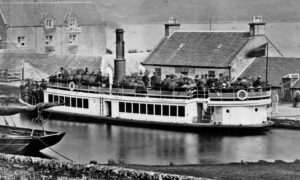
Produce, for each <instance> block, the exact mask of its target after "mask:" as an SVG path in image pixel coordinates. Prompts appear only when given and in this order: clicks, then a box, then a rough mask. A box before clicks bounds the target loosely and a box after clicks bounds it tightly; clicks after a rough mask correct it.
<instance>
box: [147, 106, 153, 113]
mask: <svg viewBox="0 0 300 180" xmlns="http://www.w3.org/2000/svg"><path fill="white" fill-rule="evenodd" d="M147 110H148V114H154V112H153V104H148V105H147Z"/></svg>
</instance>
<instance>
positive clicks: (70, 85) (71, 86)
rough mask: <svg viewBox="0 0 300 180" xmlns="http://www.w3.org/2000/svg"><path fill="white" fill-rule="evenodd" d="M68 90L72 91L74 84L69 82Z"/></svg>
mask: <svg viewBox="0 0 300 180" xmlns="http://www.w3.org/2000/svg"><path fill="white" fill-rule="evenodd" d="M69 89H70V90H71V91H74V89H75V83H74V82H70V84H69Z"/></svg>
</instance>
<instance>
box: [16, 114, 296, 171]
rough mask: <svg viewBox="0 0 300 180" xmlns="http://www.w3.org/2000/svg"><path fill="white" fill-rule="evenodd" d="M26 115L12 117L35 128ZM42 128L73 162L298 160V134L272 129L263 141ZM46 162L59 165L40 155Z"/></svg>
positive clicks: (85, 126)
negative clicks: (55, 136)
mask: <svg viewBox="0 0 300 180" xmlns="http://www.w3.org/2000/svg"><path fill="white" fill-rule="evenodd" d="M31 118H32V117H30V116H28V115H24V114H23V115H16V116H13V119H14V121H15V123H16V124H17V125H18V126H23V127H31V128H32V127H38V125H35V124H33V123H32V122H31ZM45 128H46V129H49V130H53V131H66V132H67V134H66V136H65V137H64V138H63V140H62V141H61V142H60V143H58V144H57V145H55V146H53V149H54V150H56V151H58V152H59V153H62V154H64V155H65V156H67V157H68V158H70V159H72V160H74V161H78V162H84V163H85V162H89V161H90V160H97V161H98V162H100V163H106V162H107V160H108V159H115V160H124V161H125V162H127V163H139V164H162V165H163V164H169V163H170V162H173V163H175V164H195V163H226V162H236V161H240V160H250V161H254V160H260V159H266V160H274V159H282V160H289V161H291V160H294V159H296V158H300V154H298V152H299V151H300V146H299V145H298V144H299V143H298V141H299V138H298V137H300V136H299V135H300V131H295V130H281V129H273V130H271V131H270V132H269V133H267V134H265V135H257V136H243V137H239V136H221V135H209V134H197V133H188V132H176V131H167V130H157V129H147V128H136V127H125V126H116V125H110V124H105V123H102V124H101V123H98V124H93V123H79V122H69V121H68V122H67V121H61V120H48V122H47V123H46V124H45ZM42 153H43V154H44V155H46V156H48V157H50V158H51V157H54V158H57V159H61V160H64V159H63V158H62V157H60V156H59V155H57V154H56V153H54V152H53V151H51V150H50V149H45V150H43V151H42Z"/></svg>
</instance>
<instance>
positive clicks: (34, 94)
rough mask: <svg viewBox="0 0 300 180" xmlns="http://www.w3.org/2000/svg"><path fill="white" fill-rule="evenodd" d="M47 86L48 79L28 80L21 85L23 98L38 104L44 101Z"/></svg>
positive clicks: (30, 102)
mask: <svg viewBox="0 0 300 180" xmlns="http://www.w3.org/2000/svg"><path fill="white" fill-rule="evenodd" d="M46 88H47V85H46V81H45V80H44V79H42V81H40V82H38V81H31V80H27V81H26V82H25V83H22V84H21V86H20V90H21V97H22V99H23V100H24V101H25V102H27V103H29V104H37V103H39V102H44V93H43V90H45V89H46Z"/></svg>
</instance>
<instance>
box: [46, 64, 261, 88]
mask: <svg viewBox="0 0 300 180" xmlns="http://www.w3.org/2000/svg"><path fill="white" fill-rule="evenodd" d="M108 79H109V78H108V77H106V76H103V75H102V72H101V70H100V69H97V70H95V71H92V72H91V73H90V72H89V70H88V68H85V69H79V70H73V71H70V72H68V71H67V70H66V69H64V68H63V67H61V68H60V70H59V72H58V73H57V74H56V75H54V76H51V77H49V81H50V82H51V81H53V82H57V81H58V82H67V83H69V82H74V83H75V84H82V85H91V86H93V85H95V86H99V85H101V86H108V85H109V84H108V83H109V82H108ZM266 86H267V83H266V82H263V81H261V77H260V76H258V77H257V78H256V79H255V80H253V79H247V78H237V80H235V81H232V79H231V78H230V77H229V76H223V74H219V76H218V77H215V76H208V75H207V74H202V75H201V76H199V75H195V77H194V78H191V77H187V76H182V75H180V76H177V75H175V74H169V75H166V76H165V78H164V79H162V78H161V77H160V76H158V75H156V73H155V72H153V74H152V75H150V73H149V71H145V72H144V73H141V72H140V73H134V74H132V75H130V76H125V77H124V78H123V79H122V80H121V81H120V82H114V87H123V88H137V87H138V88H145V89H147V88H152V89H158V88H159V89H164V90H181V89H187V88H197V89H199V90H206V89H251V88H260V87H266Z"/></svg>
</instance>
